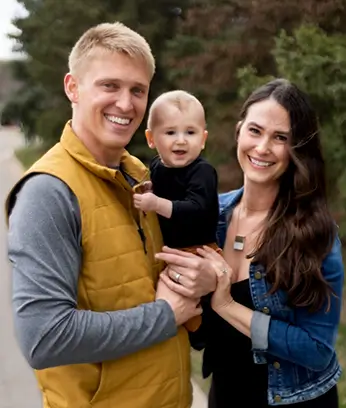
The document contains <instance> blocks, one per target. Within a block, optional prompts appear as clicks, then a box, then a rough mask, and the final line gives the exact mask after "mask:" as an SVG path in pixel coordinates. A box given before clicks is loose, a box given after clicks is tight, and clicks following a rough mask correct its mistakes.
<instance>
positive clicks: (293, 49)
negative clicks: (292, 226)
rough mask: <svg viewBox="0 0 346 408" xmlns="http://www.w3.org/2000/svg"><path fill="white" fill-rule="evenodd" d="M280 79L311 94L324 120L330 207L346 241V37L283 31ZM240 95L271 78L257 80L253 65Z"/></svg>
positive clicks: (244, 73)
mask: <svg viewBox="0 0 346 408" xmlns="http://www.w3.org/2000/svg"><path fill="white" fill-rule="evenodd" d="M272 55H273V56H274V58H275V61H276V66H277V76H280V77H285V78H287V79H289V80H290V81H292V82H294V83H295V84H296V85H297V86H299V87H300V88H301V89H303V90H304V91H305V92H307V94H308V95H309V97H310V99H311V101H312V103H313V105H314V107H315V109H316V111H317V113H318V116H319V119H320V123H321V139H322V144H323V148H324V153H325V160H326V164H327V172H328V186H329V197H330V202H331V203H332V204H333V205H332V207H333V210H334V211H335V213H336V216H337V218H338V222H339V225H340V233H341V235H342V237H345V236H346V217H345V210H344V209H345V206H346V169H345V162H346V148H345V147H346V134H345V131H344V129H345V124H346V42H345V36H344V35H338V34H334V35H328V34H326V33H325V32H324V31H323V30H322V29H320V28H317V27H316V26H313V25H302V26H301V27H299V28H297V29H296V30H294V32H293V34H292V35H288V34H287V32H285V31H284V30H282V31H281V32H280V34H279V35H278V36H277V38H276V39H275V47H274V49H273V51H272ZM238 78H239V80H240V82H241V87H240V89H239V94H240V95H242V96H244V95H247V94H248V93H249V92H251V90H253V89H254V87H255V86H257V85H260V84H262V83H264V82H267V81H268V80H269V79H271V76H262V77H261V76H258V75H257V71H256V69H255V68H254V67H252V66H247V67H245V68H242V69H240V70H238Z"/></svg>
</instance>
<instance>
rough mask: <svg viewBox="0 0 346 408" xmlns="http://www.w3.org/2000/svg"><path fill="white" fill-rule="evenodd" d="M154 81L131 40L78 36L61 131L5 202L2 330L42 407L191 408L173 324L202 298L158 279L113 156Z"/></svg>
mask: <svg viewBox="0 0 346 408" xmlns="http://www.w3.org/2000/svg"><path fill="white" fill-rule="evenodd" d="M154 70H155V62H154V58H153V56H152V53H151V50H150V47H149V45H148V44H147V42H146V41H145V39H144V38H143V37H141V36H140V35H139V34H138V33H136V32H134V31H132V30H130V29H129V28H128V27H126V26H124V25H122V24H121V23H114V24H108V23H107V24H101V25H99V26H96V27H93V28H91V29H89V30H88V31H87V32H86V33H85V34H84V35H83V36H82V37H81V38H80V39H79V40H78V42H77V43H76V44H75V46H74V47H73V49H72V51H71V54H70V57H69V71H70V72H69V73H68V74H67V75H66V76H65V80H64V85H65V92H66V95H67V97H68V98H69V100H70V101H71V104H72V120H71V121H70V122H68V123H67V124H66V127H65V129H64V130H63V133H62V137H61V140H60V142H59V143H57V144H56V145H55V146H54V147H53V148H52V149H51V150H50V151H49V152H47V153H46V154H45V155H44V156H43V157H42V158H41V159H40V160H38V162H36V163H35V164H34V165H33V166H32V167H31V169H29V171H28V172H27V173H26V174H25V175H24V177H23V178H22V180H20V182H19V183H18V184H17V185H16V186H15V187H14V189H13V190H12V192H11V193H10V195H9V197H8V200H7V203H6V209H7V214H8V216H9V258H10V260H11V262H12V264H13V305H14V319H15V327H16V331H17V336H18V340H19V344H20V347H21V350H22V352H23V354H24V355H25V357H26V359H27V361H28V362H29V364H30V365H31V366H32V367H33V368H35V369H36V375H37V379H38V382H39V385H40V388H41V390H42V393H43V400H44V407H45V408H48V407H49V408H53V407H54V408H72V407H73V408H77V407H79V408H82V407H83V408H84V407H90V406H94V407H97V408H106V407H107V408H115V407H116V408H134V407H141V408H156V407H157V408H159V407H165V408H175V407H177V408H178V407H181V408H187V407H189V406H190V404H191V386H190V379H189V377H190V363H189V342H188V335H187V333H186V330H185V329H184V327H183V326H182V324H183V323H184V322H186V321H187V320H188V319H190V318H191V317H193V316H196V315H198V314H200V313H201V310H200V308H199V307H197V304H198V297H199V296H200V295H201V294H202V292H203V290H202V291H201V290H200V293H195V295H196V296H195V299H193V296H191V298H190V299H189V298H186V297H183V296H181V295H179V294H177V293H174V292H172V291H170V290H169V289H168V287H167V286H165V284H164V283H163V281H161V280H160V281H159V274H160V272H161V271H162V269H163V263H162V261H159V260H156V259H155V253H157V252H160V251H161V247H162V241H161V239H162V238H161V233H160V230H159V226H158V222H157V218H156V215H155V214H154V213H147V214H145V213H143V212H140V211H138V210H136V209H135V208H134V206H133V202H132V196H133V191H134V190H136V186H137V187H138V186H140V185H141V183H142V182H144V181H145V180H147V179H148V172H147V169H146V168H145V166H144V165H143V164H142V163H141V162H140V161H139V160H138V159H136V158H135V157H133V156H131V155H129V153H127V151H126V150H125V149H124V148H125V146H126V145H127V144H128V143H129V142H130V140H131V138H132V136H133V134H134V133H135V131H136V129H137V128H138V126H139V125H140V123H141V121H142V119H143V116H144V113H145V109H146V106H147V99H148V92H149V85H150V82H151V79H152V77H153V74H154ZM171 273H172V272H171ZM158 282H159V283H158ZM157 283H158V284H157ZM190 290H191V288H190Z"/></svg>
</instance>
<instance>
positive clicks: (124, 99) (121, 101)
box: [115, 89, 133, 112]
mask: <svg viewBox="0 0 346 408" xmlns="http://www.w3.org/2000/svg"><path fill="white" fill-rule="evenodd" d="M115 105H116V107H117V108H119V109H121V110H122V111H123V112H128V111H130V110H132V109H133V103H132V95H131V92H129V91H128V90H127V89H124V90H122V91H121V92H119V93H118V95H117V100H116V102H115Z"/></svg>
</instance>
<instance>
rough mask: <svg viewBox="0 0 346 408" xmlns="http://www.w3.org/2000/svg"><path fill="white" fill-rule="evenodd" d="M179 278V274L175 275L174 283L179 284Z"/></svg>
mask: <svg viewBox="0 0 346 408" xmlns="http://www.w3.org/2000/svg"><path fill="white" fill-rule="evenodd" d="M180 276H181V273H176V274H175V281H176V282H177V283H179V279H180Z"/></svg>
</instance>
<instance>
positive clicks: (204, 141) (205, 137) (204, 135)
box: [202, 130, 208, 150]
mask: <svg viewBox="0 0 346 408" xmlns="http://www.w3.org/2000/svg"><path fill="white" fill-rule="evenodd" d="M207 139H208V131H207V130H205V131H204V132H203V143H202V150H203V149H204V148H205V143H206V141H207Z"/></svg>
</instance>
